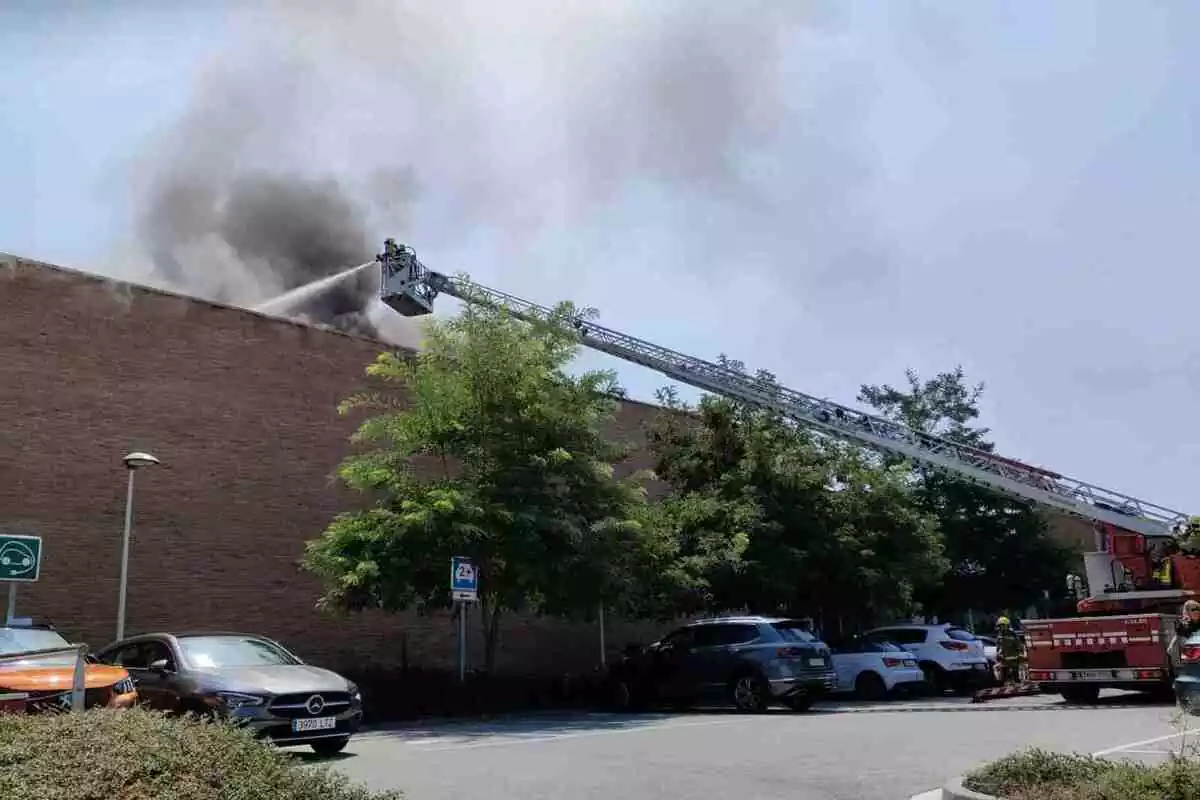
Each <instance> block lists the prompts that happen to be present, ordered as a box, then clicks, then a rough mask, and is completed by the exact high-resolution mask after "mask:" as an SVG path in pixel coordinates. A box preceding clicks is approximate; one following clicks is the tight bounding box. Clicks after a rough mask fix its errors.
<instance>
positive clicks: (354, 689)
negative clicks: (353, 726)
mask: <svg viewBox="0 0 1200 800" xmlns="http://www.w3.org/2000/svg"><path fill="white" fill-rule="evenodd" d="M349 689H350V702H351V703H352V704H354V705H356V706H357V705H362V692H361V691H359V688H358V686H357V685H355V684H353V683H352V684H350V687H349Z"/></svg>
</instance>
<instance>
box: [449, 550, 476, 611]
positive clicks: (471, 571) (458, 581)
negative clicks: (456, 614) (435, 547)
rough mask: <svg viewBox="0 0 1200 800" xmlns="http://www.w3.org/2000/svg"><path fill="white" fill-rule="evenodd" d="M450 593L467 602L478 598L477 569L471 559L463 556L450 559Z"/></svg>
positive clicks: (455, 597) (456, 598)
mask: <svg viewBox="0 0 1200 800" xmlns="http://www.w3.org/2000/svg"><path fill="white" fill-rule="evenodd" d="M450 593H451V594H452V595H453V596H454V599H455V600H462V601H466V602H469V603H473V602H475V601H476V600H477V599H478V598H479V570H477V569H475V565H474V564H472V563H471V559H469V558H465V557H463V556H455V557H454V558H452V559H450Z"/></svg>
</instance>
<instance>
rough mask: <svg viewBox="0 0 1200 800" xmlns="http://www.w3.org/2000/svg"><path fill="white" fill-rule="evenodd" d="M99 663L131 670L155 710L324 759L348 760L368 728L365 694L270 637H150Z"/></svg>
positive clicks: (125, 644) (105, 653)
mask: <svg viewBox="0 0 1200 800" xmlns="http://www.w3.org/2000/svg"><path fill="white" fill-rule="evenodd" d="M96 658H97V660H98V661H100V662H101V663H105V664H113V665H117V666H121V667H124V668H125V669H126V670H128V672H129V674H130V676H131V677H132V678H133V682H134V684H135V685H136V686H137V691H138V696H139V698H140V699H141V702H142V703H143V704H145V705H148V706H149V707H151V708H155V709H159V710H162V711H168V712H173V713H179V714H184V713H189V712H190V713H195V714H199V715H203V716H217V717H221V718H224V719H229V720H232V721H234V722H236V723H238V724H242V725H246V726H247V727H249V728H251V729H253V730H254V732H255V733H257V734H258V735H260V736H263V737H264V738H266V739H268V740H270V741H271V742H273V743H275V744H278V745H284V746H294V745H308V746H310V747H311V748H312V749H313V750H314V751H315V752H316V753H317V754H318V755H323V756H331V755H334V754H336V753H340V752H341V751H342V750H344V749H345V747H346V745H347V744H348V743H349V742H350V737H351V736H352V735H353V734H354V733H355V732H356V731H357V730H358V728H359V726H360V725H361V724H362V715H363V708H362V696H361V695H360V693H359V690H358V687H357V686H355V685H354V684H353V683H352V682H351V681H349V680H347V679H346V678H343V677H342V676H341V675H338V674H337V673H336V672H330V671H329V670H327V669H322V668H321V667H314V666H312V665H310V664H305V663H304V662H303V661H301V660H300V659H299V658H298V657H296V656H295V655H294V654H293V653H291V652H289V651H288V650H287V649H286V648H284V647H283V646H282V645H281V644H279V643H278V642H275V641H272V640H271V639H267V638H265V637H262V636H255V635H253V634H245V633H148V634H143V635H141V636H134V637H131V638H128V639H123V640H122V641H119V642H114V643H112V644H110V645H108V646H107V647H105V648H104V649H102V650H100V651H99V652H98V653H97V654H96Z"/></svg>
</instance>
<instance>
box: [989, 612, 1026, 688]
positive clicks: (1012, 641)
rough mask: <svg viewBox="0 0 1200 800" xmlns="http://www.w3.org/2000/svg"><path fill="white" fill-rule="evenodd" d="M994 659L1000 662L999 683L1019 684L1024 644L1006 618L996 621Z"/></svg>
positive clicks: (1023, 657)
mask: <svg viewBox="0 0 1200 800" xmlns="http://www.w3.org/2000/svg"><path fill="white" fill-rule="evenodd" d="M996 658H997V660H998V661H999V662H1000V675H999V678H1000V683H1003V684H1011V683H1019V682H1020V677H1021V662H1022V661H1024V659H1025V643H1024V642H1022V641H1021V637H1020V636H1018V635H1017V633H1016V631H1014V630H1013V629H1012V623H1011V622H1009V620H1008V617H1000V619H998V620H996Z"/></svg>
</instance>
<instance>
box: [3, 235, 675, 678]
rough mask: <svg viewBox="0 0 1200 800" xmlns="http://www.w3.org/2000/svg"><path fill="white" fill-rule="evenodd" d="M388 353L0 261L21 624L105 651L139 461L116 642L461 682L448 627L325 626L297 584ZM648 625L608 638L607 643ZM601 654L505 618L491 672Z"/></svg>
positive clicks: (591, 644) (626, 413)
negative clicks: (356, 402) (259, 643)
mask: <svg viewBox="0 0 1200 800" xmlns="http://www.w3.org/2000/svg"><path fill="white" fill-rule="evenodd" d="M383 347H384V345H381V344H380V343H378V342H376V341H372V340H368V339H363V338H357V337H353V336H348V335H345V334H341V333H336V332H331V331H325V330H320V329H316V328H313V327H309V326H304V325H300V324H296V323H291V322H287V321H282V320H279V319H274V318H271V317H266V316H263V315H261V314H256V313H252V312H248V311H244V310H240V309H235V308H230V307H225V306H221V305H217V304H213V303H208V302H204V301H200V300H196V299H192V298H188V297H182V296H178V295H173V294H169V293H165V292H161V291H156V290H153V289H148V288H144V287H139V286H132V285H129V284H124V283H119V282H115V281H110V280H106V279H103V278H100V277H96V276H93V275H88V274H84V273H79V272H74V271H71V270H64V269H61V268H57V267H53V266H50V265H46V264H41V263H37V262H31V261H27V260H22V259H17V258H13V257H0V363H2V364H3V365H4V367H3V381H2V382H0V419H2V420H3V421H2V423H0V530H3V531H5V532H11V533H19V532H25V533H33V534H38V535H40V536H42V537H43V538H44V546H45V562H44V566H43V569H42V574H41V580H40V581H39V582H38V583H36V584H33V585H22V586H21V588H20V593H19V599H18V604H17V605H18V613H19V614H21V615H26V614H28V615H34V616H36V617H38V618H45V619H49V620H51V621H53V622H55V623H56V624H57V625H58V626H59V627H60V628H61V629H63V630H64V631H65V632H66V633H68V634H69V635H70V636H72V637H75V638H77V639H79V640H83V641H87V642H89V643H90V644H92V645H93V646H99V645H101V644H104V643H106V642H107V641H109V640H110V639H111V638H112V637H113V635H114V633H115V619H116V607H117V588H118V574H119V559H120V539H121V530H122V526H123V522H124V517H123V515H124V508H125V480H126V478H125V470H124V467H123V465H122V463H121V456H122V455H124V454H125V453H127V452H129V451H131V450H145V451H148V452H150V453H153V454H154V455H156V456H157V457H158V458H159V459H161V461H162V465H161V466H159V467H155V468H152V469H149V470H146V471H143V472H141V473H139V475H138V478H137V487H136V491H137V496H136V499H135V509H136V520H135V525H134V537H133V545H132V549H131V558H130V573H129V590H128V591H129V594H128V614H127V631H129V632H139V631H144V630H150V629H164V628H166V629H183V628H209V629H212V628H216V629H234V630H248V631H254V632H261V633H264V634H267V635H270V636H273V637H276V638H279V639H280V640H282V641H284V642H285V643H287V644H288V645H290V646H292V647H294V648H295V649H296V650H297V651H298V652H300V653H301V654H302V655H304V656H306V657H308V658H312V659H314V660H320V661H322V662H324V663H328V664H330V665H335V666H336V665H339V664H344V663H354V664H362V663H369V664H372V665H381V666H382V665H387V664H398V663H400V662H401V660H402V659H406V660H407V662H408V663H410V664H412V665H414V666H449V665H450V664H452V661H453V654H454V629H453V627H452V625H451V623H450V621H449V620H448V619H447V618H446V617H444V616H433V617H423V618H422V617H417V616H416V615H415V614H403V615H385V614H380V613H367V614H361V615H352V616H349V617H331V616H328V615H325V614H322V613H320V612H317V611H316V610H314V601H315V599H316V597H317V594H318V588H319V587H318V584H317V582H316V581H315V580H314V579H313V578H312V577H311V576H309V575H308V574H306V573H304V572H302V571H301V570H300V569H299V568H298V560H299V558H300V556H301V553H302V549H303V545H304V542H305V541H306V540H308V539H310V538H312V537H314V536H316V535H317V534H318V533H319V532H320V531H321V530H323V529H324V527H325V525H326V524H327V523H328V522H329V520H330V519H331V518H332V517H333V515H334V514H336V513H337V512H338V511H340V510H343V509H345V508H346V507H348V506H349V504H351V503H353V502H354V500H353V499H352V498H350V497H347V496H344V495H342V496H339V495H340V493H341V492H342V490H341V489H339V488H338V487H337V486H336V485H335V484H334V482H333V481H332V480H331V477H330V476H331V474H332V472H333V470H334V468H335V467H336V465H337V464H338V462H339V461H340V459H341V458H342V456H343V455H344V454H345V452H346V448H347V435H348V434H349V433H350V431H351V429H352V428H353V425H354V423H353V422H351V421H348V420H345V419H341V418H339V417H338V415H337V414H336V406H337V404H338V402H339V401H340V400H341V399H343V398H344V397H345V396H346V395H347V394H349V393H351V392H352V391H353V390H354V389H355V388H356V387H357V386H359V385H360V382H361V379H362V375H363V369H364V367H365V366H366V364H367V363H368V362H369V361H370V360H371V359H372V358H374V357H375V355H376V354H377V353H378V352H379V351H380V350H381V349H382V348H383ZM652 413H653V408H652V407H650V406H645V405H641V404H637V403H625V404H623V405H622V407H621V409H620V412H619V415H618V419H617V421H616V425H615V430H614V435H615V436H617V437H618V438H620V439H622V440H625V441H630V442H635V441H640V440H641V438H642V436H643V423H644V422H645V421H646V420H647V419H648V418H649V416H650V415H651V414H652ZM627 466H628V468H630V469H633V468H640V467H643V466H645V464H630V465H627ZM657 627H658V626H647V625H641V626H639V625H635V624H632V623H622V622H620V621H616V620H613V621H610V625H609V627H608V642H609V643H610V645H611V646H612V647H614V648H619V647H620V646H621V645H622V644H623V643H624V642H626V641H629V640H636V639H641V638H644V637H645V636H646V635H647V634H648V633H649V632H651V631H654V630H656V629H657ZM472 638H473V640H474V641H473V645H475V646H478V645H479V644H480V642H479V639H480V637H479V636H478V635H474V636H473V637H472ZM598 646H599V645H598V633H597V630H596V628H595V626H588V625H572V624H567V623H562V622H557V621H553V620H544V619H536V618H510V619H508V620H506V621H505V624H504V625H503V627H502V629H501V636H500V647H499V651H498V654H497V655H498V658H497V665H498V667H499V668H501V669H504V668H521V669H528V668H531V667H532V668H534V669H537V670H551V669H552V670H555V671H561V670H563V669H568V668H586V667H589V666H591V665H592V664H594V663H595V662H596V659H597V653H598ZM473 649H474V648H473ZM476 663H478V662H477V661H476Z"/></svg>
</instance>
